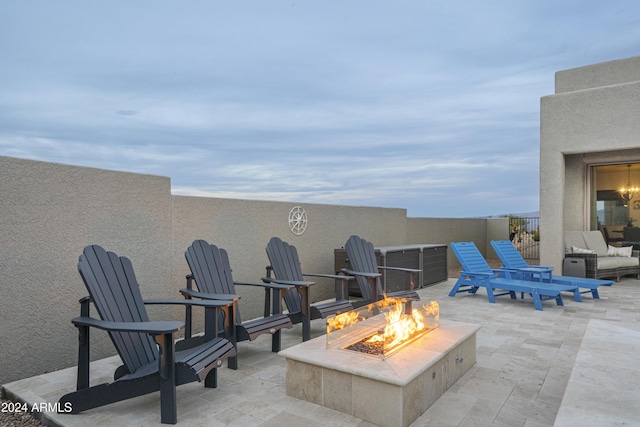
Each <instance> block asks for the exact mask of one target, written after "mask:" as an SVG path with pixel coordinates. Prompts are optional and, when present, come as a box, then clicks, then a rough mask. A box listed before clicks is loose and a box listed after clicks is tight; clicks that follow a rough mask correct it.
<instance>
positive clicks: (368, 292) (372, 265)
mask: <svg viewBox="0 0 640 427" xmlns="http://www.w3.org/2000/svg"><path fill="white" fill-rule="evenodd" d="M344 248H345V250H346V251H347V257H348V259H349V263H350V265H351V268H350V269H347V268H343V269H342V271H343V272H344V273H346V274H349V275H352V276H355V278H356V281H357V283H358V286H359V288H360V292H361V294H362V301H357V302H354V303H353V304H354V306H356V307H361V306H363V305H367V304H370V303H372V302H376V301H378V300H380V299H382V298H384V295H385V293H384V289H382V281H381V280H380V278H381V277H382V274H381V273H380V270H383V269H386V270H395V271H403V272H406V273H407V274H408V275H409V276H408V278H409V286H408V287H409V289H406V290H403V291H395V292H389V293H387V294H386V295H387V296H389V297H394V298H403V299H407V300H410V301H419V300H420V297H419V296H418V294H417V293H416V291H414V290H413V284H414V283H415V282H414V276H413V275H414V274H415V273H418V272H419V271H420V270H415V269H412V268H400V267H383V266H379V265H378V261H377V259H376V252H375V249H374V248H373V244H372V243H371V242H367V241H366V240H364V239H362V238H361V237H359V236H355V235H354V236H351V237H349V239H348V240H347V243H346V244H345V245H344Z"/></svg>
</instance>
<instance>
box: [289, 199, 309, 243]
mask: <svg viewBox="0 0 640 427" xmlns="http://www.w3.org/2000/svg"><path fill="white" fill-rule="evenodd" d="M289 229H290V230H291V232H292V233H293V234H295V235H296V236H299V235H301V234H302V233H304V231H305V230H306V229H307V213H306V212H305V211H304V209H302V208H301V207H300V206H294V207H293V208H292V209H291V211H289Z"/></svg>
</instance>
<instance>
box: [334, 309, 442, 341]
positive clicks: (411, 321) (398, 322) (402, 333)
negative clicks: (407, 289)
mask: <svg viewBox="0 0 640 427" xmlns="http://www.w3.org/2000/svg"><path fill="white" fill-rule="evenodd" d="M404 307H405V305H404V301H403V300H401V299H397V298H385V299H383V300H381V301H378V302H376V303H375V304H370V305H368V306H367V307H366V309H364V310H363V311H349V312H346V313H341V314H338V315H336V316H335V317H333V318H330V319H327V331H328V332H331V331H337V330H340V329H344V328H346V327H348V326H351V325H354V324H356V323H358V322H360V321H362V320H365V319H366V318H367V317H368V316H370V315H371V314H375V313H376V312H377V310H380V309H386V308H388V309H387V310H383V312H384V317H385V326H384V328H381V330H380V331H379V333H377V334H374V335H372V336H371V337H370V338H368V339H366V340H364V341H363V342H364V343H367V344H376V343H379V344H378V345H383V347H384V348H387V349H392V348H394V347H396V346H399V345H401V344H404V343H405V342H407V341H409V340H411V339H412V338H413V337H415V336H416V335H417V334H418V333H421V332H424V331H427V330H430V329H433V328H434V327H437V322H438V318H439V305H438V303H437V302H436V301H431V302H430V303H429V304H428V305H424V306H422V307H421V310H419V309H417V308H414V309H412V310H411V313H410V314H408V313H405V310H404ZM425 316H429V317H430V319H431V321H432V322H433V320H434V319H435V322H436V324H435V325H433V324H427V323H428V322H425Z"/></svg>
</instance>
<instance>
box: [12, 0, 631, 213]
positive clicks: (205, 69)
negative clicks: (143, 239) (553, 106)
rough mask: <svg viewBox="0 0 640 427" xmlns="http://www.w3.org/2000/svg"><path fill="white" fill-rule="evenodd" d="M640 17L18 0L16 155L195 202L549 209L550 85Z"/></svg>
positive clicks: (624, 48) (598, 6)
mask: <svg viewBox="0 0 640 427" xmlns="http://www.w3.org/2000/svg"><path fill="white" fill-rule="evenodd" d="M639 9H640V5H635V4H634V3H629V2H614V3H613V4H612V3H608V4H604V3H600V2H596V1H594V0H590V1H587V2H583V1H581V2H577V0H570V1H566V2H561V3H558V2H553V1H550V0H542V1H539V2H524V1H516V2H506V3H505V2H503V1H496V0H489V1H487V2H482V3H475V2H469V1H462V0H453V1H450V2H444V3H443V2H423V1H410V0H401V1H398V2H393V3H389V2H375V1H374V2H371V1H369V0H367V1H365V0H354V1H350V2H338V1H329V2H323V3H315V2H291V1H281V0H273V1H269V2H252V3H246V2H222V1H192V2H188V3H187V4H177V3H175V2H169V1H164V0H161V1H154V2H151V1H140V2H135V3H130V2H126V3H125V2H124V1H114V2H109V4H106V3H105V4H100V3H82V4H77V3H76V2H70V1H67V0H60V1H57V2H55V3H52V2H47V1H43V0H30V1H27V2H4V3H3V4H1V5H0V55H2V58H3V67H2V68H0V79H2V82H3V85H0V129H1V131H0V154H1V155H10V156H17V157H25V158H33V159H38V160H48V161H56V162H64V163H71V164H76V165H82V166H93V167H103V168H108V169H118V170H126V171H132V172H140V173H150V174H157V175H164V176H169V177H171V181H172V186H173V191H174V193H176V194H188V195H205V194H206V195H218V196H219V197H234V198H236V197H237V198H256V199H268V200H286V201H300V202H309V203H311V202H314V203H340V204H358V205H369V206H389V207H398V208H406V209H407V210H408V213H409V215H413V216H479V215H492V214H499V213H509V212H527V211H535V210H537V209H538V194H539V188H538V186H539V178H538V174H539V125H540V123H539V106H540V97H542V96H545V95H549V94H552V93H553V91H554V86H553V85H554V73H555V72H556V71H558V70H561V69H567V68H572V67H577V66H582V65H588V64H592V63H596V62H601V61H606V60H612V59H618V58H624V57H629V56H633V55H636V54H637V46H638V41H639V40H640V30H639V28H640V26H638V25H637V18H636V17H637V16H638V15H639V13H640V10H639ZM141 17H143V18H141Z"/></svg>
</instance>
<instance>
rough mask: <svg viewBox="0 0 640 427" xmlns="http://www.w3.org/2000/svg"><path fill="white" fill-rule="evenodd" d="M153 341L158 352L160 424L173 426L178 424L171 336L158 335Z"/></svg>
mask: <svg viewBox="0 0 640 427" xmlns="http://www.w3.org/2000/svg"><path fill="white" fill-rule="evenodd" d="M155 340H156V342H157V343H158V347H159V351H160V422H161V423H162V424H175V423H177V422H178V408H177V403H176V361H175V351H174V347H173V334H163V335H158V336H156V337H155Z"/></svg>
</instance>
